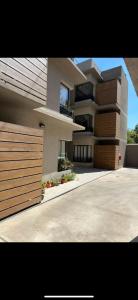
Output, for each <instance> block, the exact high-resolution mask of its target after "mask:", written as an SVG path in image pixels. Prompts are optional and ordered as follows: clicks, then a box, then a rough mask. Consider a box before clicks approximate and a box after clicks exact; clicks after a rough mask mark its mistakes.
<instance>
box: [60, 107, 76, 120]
mask: <svg viewBox="0 0 138 300" xmlns="http://www.w3.org/2000/svg"><path fill="white" fill-rule="evenodd" d="M60 113H61V114H63V115H65V116H67V117H69V118H72V119H73V117H74V114H73V110H72V109H71V108H70V107H66V106H64V105H62V104H60Z"/></svg>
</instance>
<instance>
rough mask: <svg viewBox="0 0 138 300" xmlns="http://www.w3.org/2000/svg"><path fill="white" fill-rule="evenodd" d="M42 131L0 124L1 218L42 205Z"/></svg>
mask: <svg viewBox="0 0 138 300" xmlns="http://www.w3.org/2000/svg"><path fill="white" fill-rule="evenodd" d="M42 172H43V130H42V129H35V128H29V127H24V126H20V125H15V124H10V123H5V122H0V219H2V218H4V217H6V216H9V215H11V214H14V213H16V212H18V211H20V210H23V209H24V208H27V207H29V206H31V205H34V204H36V203H39V202H41V194H42V191H41V185H40V181H41V178H42Z"/></svg>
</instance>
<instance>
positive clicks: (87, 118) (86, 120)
mask: <svg viewBox="0 0 138 300" xmlns="http://www.w3.org/2000/svg"><path fill="white" fill-rule="evenodd" d="M92 119H93V117H92V115H90V114H84V115H77V116H75V117H74V122H75V123H77V124H79V125H81V126H84V127H85V130H83V131H82V130H79V132H83V133H85V132H89V133H90V132H91V133H92V132H93V126H92V122H93V120H92Z"/></svg>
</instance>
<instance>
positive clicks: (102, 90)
mask: <svg viewBox="0 0 138 300" xmlns="http://www.w3.org/2000/svg"><path fill="white" fill-rule="evenodd" d="M120 96H121V85H120V82H119V81H118V80H117V79H113V80H110V81H106V82H102V83H98V84H97V85H96V103H97V104H98V105H107V104H115V103H120Z"/></svg>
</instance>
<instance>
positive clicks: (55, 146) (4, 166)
mask: <svg viewBox="0 0 138 300" xmlns="http://www.w3.org/2000/svg"><path fill="white" fill-rule="evenodd" d="M86 80H87V79H86V76H85V75H84V74H83V73H82V72H81V70H80V69H79V68H78V67H77V66H76V65H75V64H74V62H73V61H72V60H71V59H69V58H63V59H62V58H61V59H57V58H54V59H52V58H48V59H47V58H0V219H1V218H4V217H6V216H8V215H10V214H13V213H15V212H17V211H20V210H22V209H24V208H26V207H28V206H31V205H33V204H36V203H39V202H40V201H41V194H42V191H41V185H40V180H41V178H42V175H43V174H45V173H51V172H54V171H58V157H59V156H62V158H63V157H65V152H66V149H65V147H66V144H67V142H68V141H71V140H72V132H73V131H74V130H80V129H84V127H82V126H81V125H78V124H76V123H74V121H73V115H72V111H71V110H70V108H69V106H70V92H71V90H72V89H74V85H77V84H80V83H82V82H85V81H86Z"/></svg>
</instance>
